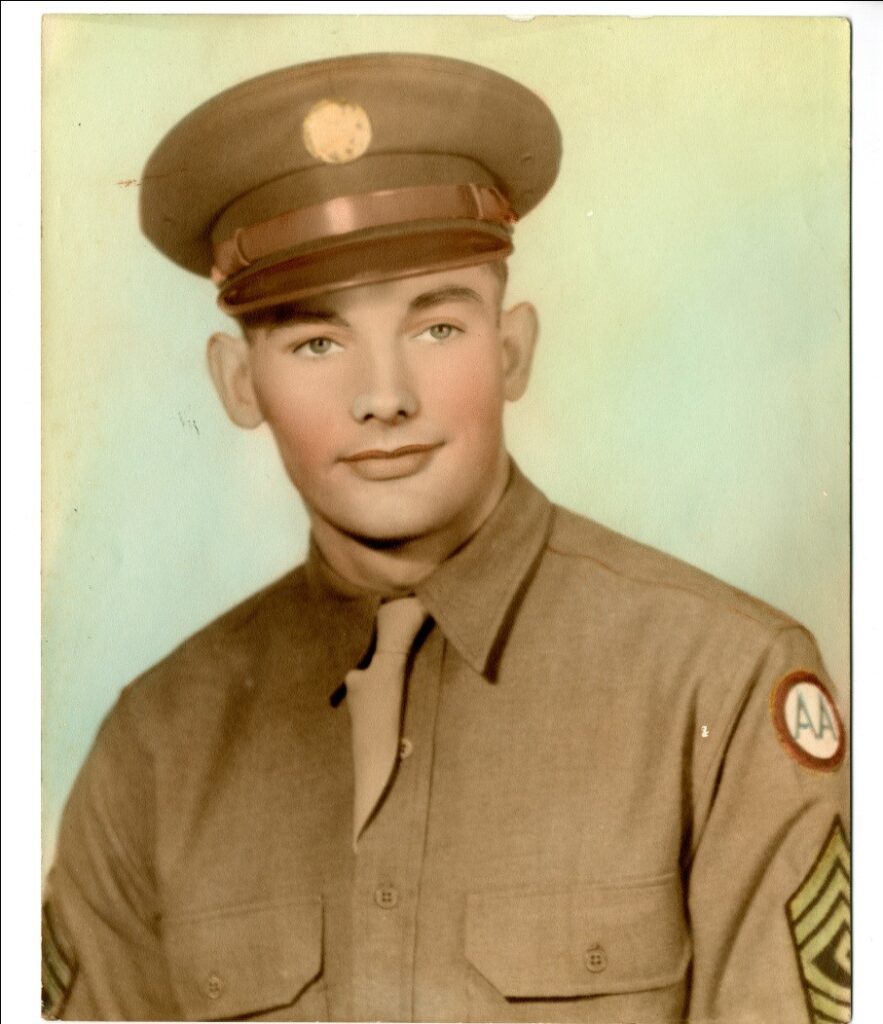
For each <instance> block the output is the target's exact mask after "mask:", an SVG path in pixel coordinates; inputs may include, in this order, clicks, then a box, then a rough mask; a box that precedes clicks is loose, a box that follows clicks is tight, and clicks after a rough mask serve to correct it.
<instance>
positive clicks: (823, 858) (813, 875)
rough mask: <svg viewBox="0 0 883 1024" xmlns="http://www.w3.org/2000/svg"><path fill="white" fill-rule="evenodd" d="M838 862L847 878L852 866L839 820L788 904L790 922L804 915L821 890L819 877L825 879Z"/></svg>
mask: <svg viewBox="0 0 883 1024" xmlns="http://www.w3.org/2000/svg"><path fill="white" fill-rule="evenodd" d="M838 861H839V862H840V863H841V864H842V865H844V871H845V872H846V873H847V876H848V875H849V873H850V872H851V870H852V864H851V861H850V856H849V848H848V847H847V845H846V842H845V839H844V835H843V826H842V825H841V824H840V819H839V818H837V819H836V820H835V822H834V825H833V826H832V828H831V832H830V834H829V836H828V838H827V840H826V842H825V844H824V845H823V847H822V852H821V854H820V855H819V858H818V860H817V861H816V862H815V864H814V865H813V866H812V868H811V869H810V872H809V874H808V875H807V877H806V878H805V879H804V881H803V883H802V884H801V886H800V888H799V889H798V890H797V892H796V893H795V894H794V895H793V896H792V897H791V899H790V900H789V902H788V911H789V913H790V915H791V920H792V921H798V920H800V918H801V917H802V916H803V915H804V913H806V911H807V909H808V908H809V907H810V905H811V904H812V903H813V902H814V900H815V899H816V898H817V895H818V892H819V889H820V888H821V885H820V884H819V877H820V876H821V878H822V880H824V879H825V878H827V877H828V875H830V874H831V873H832V871H833V870H834V868H835V866H836V864H837V862H838Z"/></svg>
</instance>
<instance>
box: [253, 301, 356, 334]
mask: <svg viewBox="0 0 883 1024" xmlns="http://www.w3.org/2000/svg"><path fill="white" fill-rule="evenodd" d="M299 323H321V324H336V325H337V326H338V327H349V321H347V320H344V318H343V317H342V316H341V315H340V314H339V313H335V312H334V311H333V310H330V309H308V308H307V307H306V306H301V305H290V306H282V307H281V308H280V309H279V310H274V312H273V317H272V321H271V329H273V328H277V327H285V326H287V325H288V324H299Z"/></svg>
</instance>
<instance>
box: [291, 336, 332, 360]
mask: <svg viewBox="0 0 883 1024" xmlns="http://www.w3.org/2000/svg"><path fill="white" fill-rule="evenodd" d="M338 347H339V346H338V344H337V342H336V341H332V340H331V339H330V338H310V340H309V341H304V342H302V343H301V344H300V345H298V346H297V347H296V348H295V351H296V352H297V353H298V354H299V355H304V356H324V355H327V354H328V353H329V352H333V351H334V349H336V348H338Z"/></svg>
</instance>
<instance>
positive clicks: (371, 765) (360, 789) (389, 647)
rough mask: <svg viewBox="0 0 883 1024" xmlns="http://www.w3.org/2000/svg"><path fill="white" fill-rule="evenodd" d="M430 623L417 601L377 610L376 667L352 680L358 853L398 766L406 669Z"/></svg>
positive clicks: (348, 699) (411, 599) (349, 678)
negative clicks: (423, 628) (364, 832)
mask: <svg viewBox="0 0 883 1024" xmlns="http://www.w3.org/2000/svg"><path fill="white" fill-rule="evenodd" d="M425 619H426V612H425V611H424V610H423V606H422V605H421V604H420V602H419V601H418V600H417V598H416V597H403V598H398V599H396V600H395V601H388V602H386V603H385V604H382V605H381V606H380V608H379V609H378V611H377V623H376V625H377V644H376V647H375V649H374V655H373V657H372V658H371V664H370V665H368V667H367V668H365V669H353V670H352V671H351V672H348V673H347V676H346V703H347V707H348V708H349V713H350V720H351V722H352V741H353V768H354V770H355V800H354V804H353V849H355V848H356V845H357V843H358V841H359V835H360V834H361V832H362V829H363V828H364V827H365V825H366V824H367V822H368V819H369V818H370V817H371V815H372V813H373V812H374V809H375V807H376V806H377V803H378V801H379V800H380V798H381V796H382V795H383V793H384V791H385V790H386V787H387V786H388V785H389V781H390V778H391V777H392V773H393V769H394V768H395V763H396V757H397V756H398V749H399V733H400V730H401V720H402V696H403V693H404V687H405V667H406V665H407V662H408V654H409V653H410V650H411V645H412V644H413V643H414V638H415V637H416V636H417V632H418V631H419V629H420V627H421V626H422V625H423V622H424V620H425Z"/></svg>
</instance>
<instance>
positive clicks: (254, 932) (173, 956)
mask: <svg viewBox="0 0 883 1024" xmlns="http://www.w3.org/2000/svg"><path fill="white" fill-rule="evenodd" d="M165 944H166V950H167V953H168V957H169V963H170V968H171V974H172V981H173V983H174V986H175V991H176V994H177V996H178V999H179V1001H180V1003H181V1007H182V1009H183V1010H184V1012H185V1014H186V1016H187V1020H223V1019H225V1018H228V1017H244V1016H247V1015H251V1014H256V1013H260V1012H262V1011H265V1010H270V1009H272V1008H274V1007H278V1006H288V1005H289V1004H290V1003H293V1002H294V1001H295V999H297V997H298V996H299V995H300V993H301V992H302V991H303V990H304V989H305V988H306V987H307V985H308V984H309V983H310V982H311V981H312V980H313V979H314V978H315V977H316V976H317V975H318V974H319V973H320V971H321V969H322V900H321V898H320V897H316V898H315V899H312V900H307V901H304V900H297V901H284V902H276V903H269V904H260V905H257V906H248V907H241V908H235V909H231V910H224V911H219V912H217V913H213V914H206V915H200V916H199V917H195V918H179V919H177V920H174V921H169V922H167V924H166V929H165Z"/></svg>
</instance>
